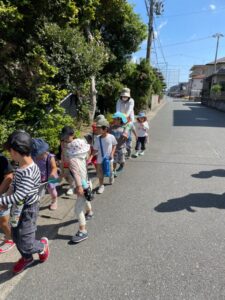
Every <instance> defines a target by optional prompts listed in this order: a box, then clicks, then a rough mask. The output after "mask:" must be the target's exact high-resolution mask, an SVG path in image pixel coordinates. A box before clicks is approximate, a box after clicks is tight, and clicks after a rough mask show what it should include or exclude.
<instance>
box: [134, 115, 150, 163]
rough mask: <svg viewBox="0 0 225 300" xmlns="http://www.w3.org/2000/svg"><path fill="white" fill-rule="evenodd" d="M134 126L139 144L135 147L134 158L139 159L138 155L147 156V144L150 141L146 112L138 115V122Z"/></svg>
mask: <svg viewBox="0 0 225 300" xmlns="http://www.w3.org/2000/svg"><path fill="white" fill-rule="evenodd" d="M134 126H135V131H136V134H137V142H136V147H135V150H136V153H135V154H134V156H135V157H138V155H144V154H145V148H146V143H147V141H148V130H149V125H148V122H147V117H146V115H145V113H144V112H140V113H139V114H138V116H137V122H135V123H134Z"/></svg>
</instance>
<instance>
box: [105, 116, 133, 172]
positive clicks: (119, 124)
mask: <svg viewBox="0 0 225 300" xmlns="http://www.w3.org/2000/svg"><path fill="white" fill-rule="evenodd" d="M113 120H114V124H113V125H112V126H111V128H110V133H111V134H112V135H113V136H114V137H115V138H116V141H117V145H116V151H115V155H114V162H113V173H114V177H117V172H121V171H123V168H124V164H125V154H126V141H127V138H128V136H129V127H128V126H127V125H126V124H127V118H126V116H125V115H124V114H122V113H120V112H117V113H115V114H114V115H113ZM117 164H119V165H120V166H119V168H118V169H117V170H116V166H117Z"/></svg>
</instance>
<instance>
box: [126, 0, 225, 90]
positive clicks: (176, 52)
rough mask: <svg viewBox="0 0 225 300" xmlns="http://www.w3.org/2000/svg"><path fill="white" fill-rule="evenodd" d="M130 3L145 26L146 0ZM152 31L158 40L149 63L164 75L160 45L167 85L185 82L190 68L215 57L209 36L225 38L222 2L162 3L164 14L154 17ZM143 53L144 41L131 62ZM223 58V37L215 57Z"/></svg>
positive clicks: (174, 0)
mask: <svg viewBox="0 0 225 300" xmlns="http://www.w3.org/2000/svg"><path fill="white" fill-rule="evenodd" d="M129 2H130V3H132V4H134V10H135V12H136V13H138V14H139V15H140V16H141V19H142V20H143V21H144V22H145V23H146V24H147V22H148V18H147V15H146V8H145V1H144V0H129ZM155 31H156V32H157V33H156V34H157V36H158V39H156V40H155V49H154V48H153V53H152V64H153V65H156V66H157V65H158V66H160V68H161V69H162V70H163V71H164V72H165V69H166V65H165V61H164V59H163V55H162V51H161V50H160V46H159V43H161V45H162V49H163V53H164V57H165V60H166V62H167V63H168V70H169V71H168V72H167V74H168V78H167V81H168V83H169V85H170V86H171V85H174V84H176V83H177V82H178V81H180V82H182V81H187V80H188V74H189V69H190V67H191V66H192V65H194V64H205V63H207V62H210V61H213V60H214V58H215V49H216V39H215V38H212V37H211V36H212V35H213V34H215V33H217V32H220V33H223V34H224V35H225V1H224V0H188V1H184V0H165V1H164V13H163V15H162V16H160V17H156V18H155ZM196 40H197V41H196ZM159 41H160V42H159ZM178 43H182V44H178ZM174 44H177V45H174ZM145 54H146V41H145V42H143V44H142V45H141V49H140V51H139V52H137V53H135V54H134V59H139V58H140V57H145ZM224 56H225V37H224V38H222V39H220V47H219V52H218V58H221V57H224Z"/></svg>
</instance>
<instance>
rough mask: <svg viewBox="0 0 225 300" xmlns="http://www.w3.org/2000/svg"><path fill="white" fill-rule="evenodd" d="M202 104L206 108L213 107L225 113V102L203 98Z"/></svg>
mask: <svg viewBox="0 0 225 300" xmlns="http://www.w3.org/2000/svg"><path fill="white" fill-rule="evenodd" d="M201 102H202V104H203V105H205V106H208V107H212V108H215V109H218V110H221V111H224V112H225V100H219V99H217V100H215V99H211V98H204V97H202V99H201Z"/></svg>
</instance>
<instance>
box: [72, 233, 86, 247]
mask: <svg viewBox="0 0 225 300" xmlns="http://www.w3.org/2000/svg"><path fill="white" fill-rule="evenodd" d="M87 238H88V234H87V232H86V233H84V232H81V231H79V230H78V231H77V233H76V234H75V235H74V236H73V237H72V239H71V241H70V242H71V243H74V244H78V243H80V242H82V241H84V240H86V239H87Z"/></svg>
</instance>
